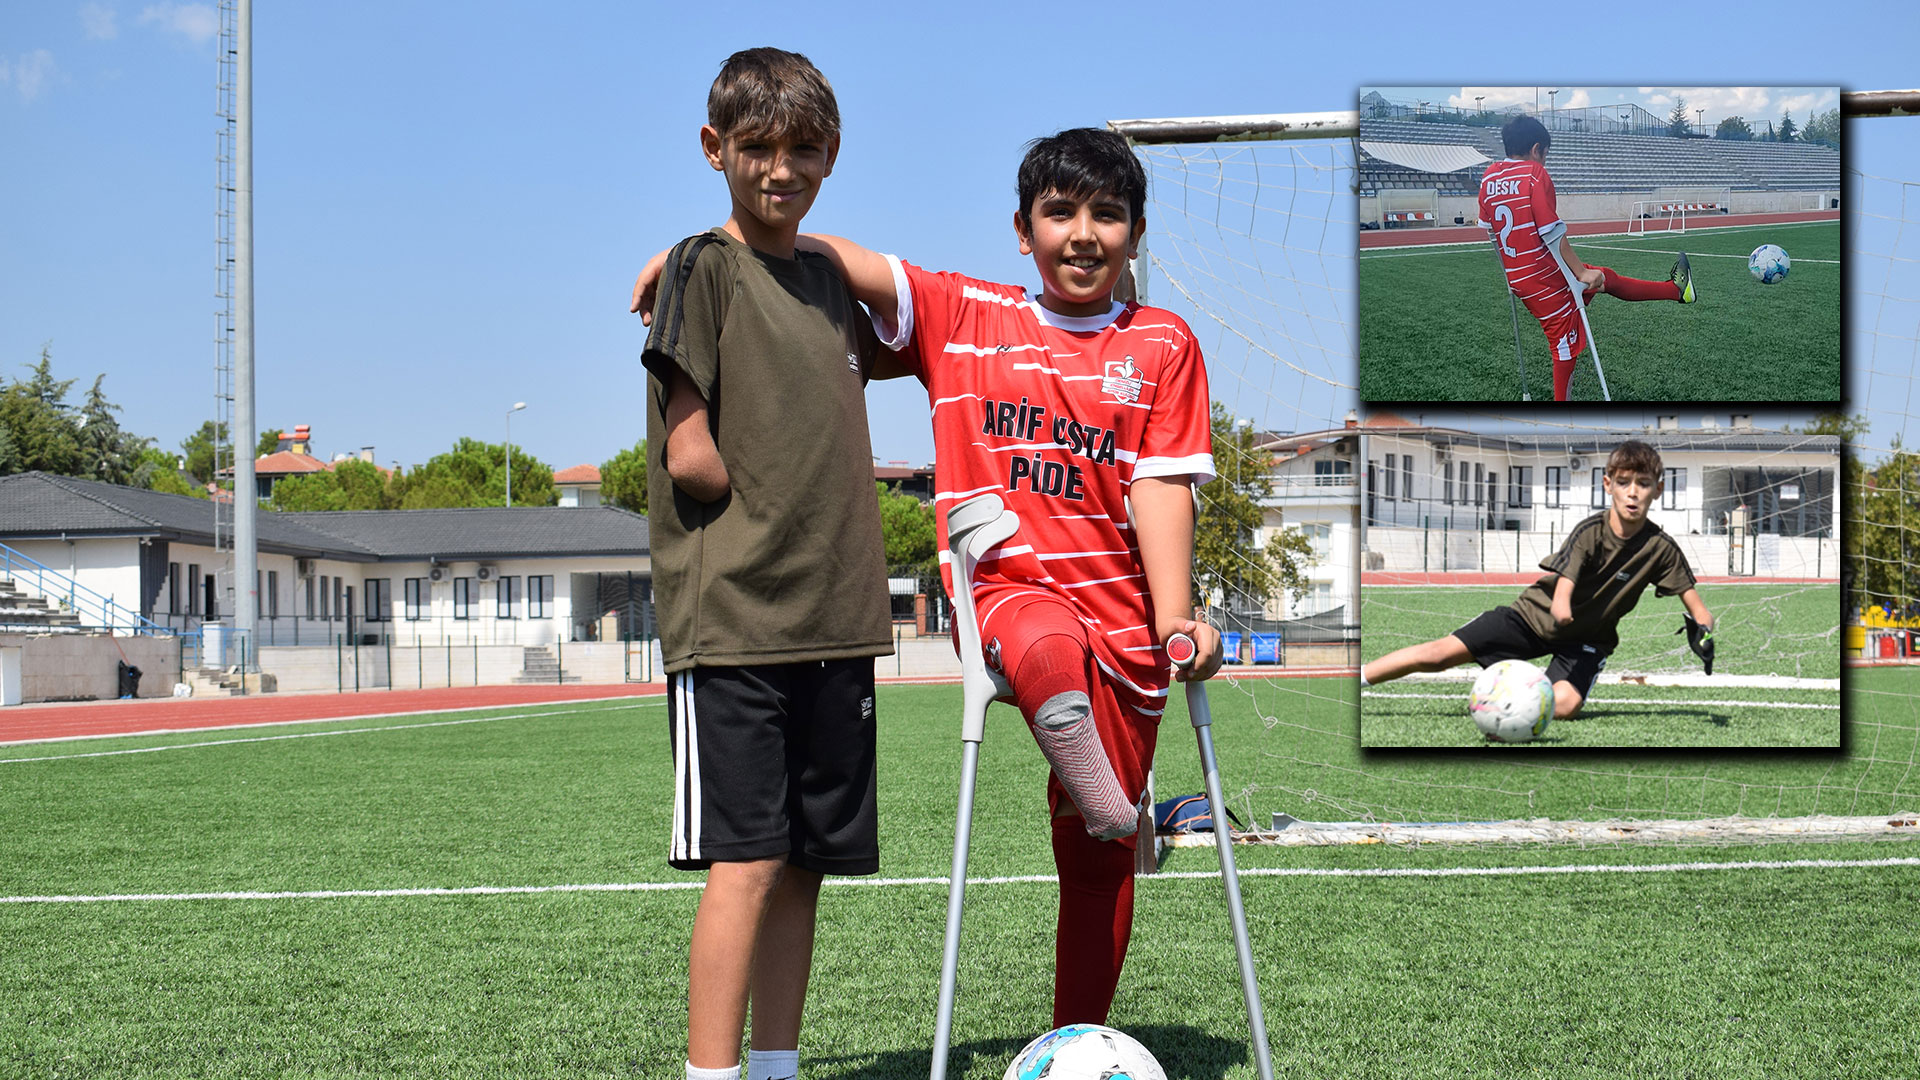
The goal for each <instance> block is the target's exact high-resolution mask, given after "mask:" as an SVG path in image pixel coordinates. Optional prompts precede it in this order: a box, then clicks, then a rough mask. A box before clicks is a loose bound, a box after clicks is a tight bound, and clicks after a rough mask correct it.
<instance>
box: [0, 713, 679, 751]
mask: <svg viewBox="0 0 1920 1080" xmlns="http://www.w3.org/2000/svg"><path fill="white" fill-rule="evenodd" d="M614 700H623V699H619V698H616V699H614ZM665 705H666V701H665V699H662V700H660V701H657V702H641V703H640V707H641V708H648V707H654V706H657V707H665ZM599 711H601V710H598V709H554V710H552V711H549V712H531V713H509V714H507V715H505V716H470V717H467V718H466V719H464V720H435V721H432V722H430V723H425V724H386V725H383V726H381V727H368V728H343V729H341V730H339V731H298V732H294V733H293V734H290V735H261V736H257V737H255V738H251V739H207V740H204V741H201V742H190V743H170V744H168V745H166V746H139V747H134V748H132V749H129V750H93V751H89V752H87V753H84V754H49V755H46V756H44V757H25V758H0V765H23V764H26V763H27V762H31V761H71V760H73V759H75V758H97V757H118V756H120V755H122V754H157V753H160V752H161V751H163V750H198V749H202V748H204V747H208V746H237V745H239V744H241V743H259V742H279V741H281V740H283V739H320V738H325V737H326V736H328V735H377V734H379V733H381V732H383V731H414V730H418V729H420V728H436V727H456V726H459V725H461V724H490V723H493V722H494V721H496V720H533V719H537V718H539V717H543V716H573V715H576V714H579V713H583V712H599ZM410 715H418V714H410ZM296 722H304V721H296ZM316 722H318V721H316ZM243 726H244V725H243ZM190 730H196V729H190ZM142 734H153V733H151V732H143V733H142ZM9 745H18V744H9Z"/></svg>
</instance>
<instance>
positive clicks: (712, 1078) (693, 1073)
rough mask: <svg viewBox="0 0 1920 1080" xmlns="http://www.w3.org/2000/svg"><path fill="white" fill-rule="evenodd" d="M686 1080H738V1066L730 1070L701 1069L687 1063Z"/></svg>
mask: <svg viewBox="0 0 1920 1080" xmlns="http://www.w3.org/2000/svg"><path fill="white" fill-rule="evenodd" d="M687 1080H740V1066H738V1065H735V1066H734V1067H732V1068H730V1069H701V1068H696V1067H695V1066H694V1064H693V1062H691V1061H689V1062H687Z"/></svg>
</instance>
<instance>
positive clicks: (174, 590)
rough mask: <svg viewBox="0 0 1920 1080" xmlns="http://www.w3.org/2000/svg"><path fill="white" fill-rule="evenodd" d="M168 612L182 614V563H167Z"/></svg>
mask: <svg viewBox="0 0 1920 1080" xmlns="http://www.w3.org/2000/svg"><path fill="white" fill-rule="evenodd" d="M167 614H169V615H178V614H180V564H179V563H177V562H170V563H168V564H167Z"/></svg>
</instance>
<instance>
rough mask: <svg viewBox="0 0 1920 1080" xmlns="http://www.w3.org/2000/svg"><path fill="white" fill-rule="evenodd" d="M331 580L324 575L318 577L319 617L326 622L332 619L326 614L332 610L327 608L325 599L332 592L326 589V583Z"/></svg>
mask: <svg viewBox="0 0 1920 1080" xmlns="http://www.w3.org/2000/svg"><path fill="white" fill-rule="evenodd" d="M332 580H333V579H332V578H330V577H328V576H327V575H325V574H321V575H320V617H321V618H323V619H327V620H331V619H332V618H333V616H331V615H329V614H327V612H329V611H332V610H333V609H332V608H330V607H328V606H327V598H328V597H329V596H331V595H332V592H331V591H330V590H329V589H328V582H330V581H332Z"/></svg>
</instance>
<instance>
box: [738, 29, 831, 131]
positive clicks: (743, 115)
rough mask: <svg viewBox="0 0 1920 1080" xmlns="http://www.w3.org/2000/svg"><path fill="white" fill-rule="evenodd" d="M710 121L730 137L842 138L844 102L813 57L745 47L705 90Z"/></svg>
mask: <svg viewBox="0 0 1920 1080" xmlns="http://www.w3.org/2000/svg"><path fill="white" fill-rule="evenodd" d="M707 123H708V124H710V125H712V127H713V129H714V130H715V131H717V132H719V133H720V137H721V138H722V139H725V138H727V137H729V136H753V135H758V136H764V137H774V136H787V137H791V138H796V139H817V140H819V141H821V142H826V141H830V140H833V139H837V138H839V137H840V105H839V103H838V102H837V101H835V100H834V96H833V87H832V85H830V84H829V83H828V82H827V77H826V76H825V75H822V74H820V69H819V68H817V67H814V66H813V61H811V60H808V59H807V58H806V57H804V56H801V55H800V54H799V53H796V52H788V51H786V50H785V49H774V48H769V47H765V46H763V47H761V48H758V49H742V50H740V51H739V52H737V53H734V54H733V55H732V56H729V57H727V59H726V62H725V63H722V64H721V65H720V75H719V77H718V78H716V79H714V80H713V89H711V90H709V91H708V92H707Z"/></svg>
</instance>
